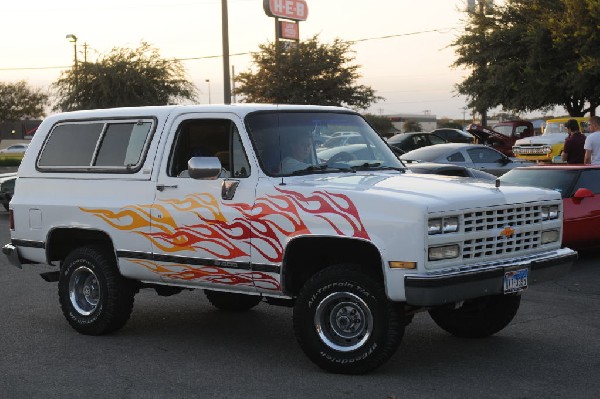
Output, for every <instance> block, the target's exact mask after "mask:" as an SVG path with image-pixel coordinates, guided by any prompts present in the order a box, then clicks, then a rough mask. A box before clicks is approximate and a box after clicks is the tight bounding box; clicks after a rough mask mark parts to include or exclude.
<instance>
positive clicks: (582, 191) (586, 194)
mask: <svg viewBox="0 0 600 399" xmlns="http://www.w3.org/2000/svg"><path fill="white" fill-rule="evenodd" d="M593 196H594V193H593V191H592V190H590V189H589V188H579V189H577V191H575V194H573V199H577V200H579V201H581V200H582V199H584V198H590V197H593Z"/></svg>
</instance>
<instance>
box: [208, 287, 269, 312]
mask: <svg viewBox="0 0 600 399" xmlns="http://www.w3.org/2000/svg"><path fill="white" fill-rule="evenodd" d="M204 294H205V295H206V298H207V299H208V301H209V302H210V303H211V304H212V305H213V306H214V307H216V308H217V309H221V310H225V311H228V312H243V311H246V310H249V309H252V308H253V307H255V306H256V305H258V304H259V303H260V301H261V300H262V297H261V296H260V295H247V294H237V293H231V292H221V291H212V290H204Z"/></svg>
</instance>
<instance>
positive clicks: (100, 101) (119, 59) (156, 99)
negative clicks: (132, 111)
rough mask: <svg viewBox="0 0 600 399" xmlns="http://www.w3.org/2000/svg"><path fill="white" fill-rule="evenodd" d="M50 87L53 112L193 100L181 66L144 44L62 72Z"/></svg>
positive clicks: (165, 103) (192, 87)
mask: <svg viewBox="0 0 600 399" xmlns="http://www.w3.org/2000/svg"><path fill="white" fill-rule="evenodd" d="M52 87H53V88H54V89H55V90H56V95H57V98H58V102H57V103H56V105H55V107H54V109H55V110H61V111H72V110H78V109H96V108H111V107H124V106H131V107H137V106H145V105H167V104H174V103H176V102H177V101H178V100H195V99H196V88H195V87H194V85H193V84H192V83H191V82H190V81H188V80H187V79H186V77H185V70H184V68H183V66H182V65H181V63H180V62H179V61H177V60H167V59H163V58H161V57H160V54H159V52H158V50H157V49H155V48H152V47H151V46H150V45H149V44H148V43H144V42H142V43H141V45H140V46H139V47H138V48H137V49H128V48H113V49H112V50H111V52H110V53H108V54H107V55H105V56H104V57H102V58H100V59H99V60H98V61H97V62H84V63H80V64H79V65H78V67H77V69H75V68H72V69H70V70H67V71H64V72H63V73H62V74H61V76H60V78H59V79H58V80H57V81H56V82H54V83H53V84H52Z"/></svg>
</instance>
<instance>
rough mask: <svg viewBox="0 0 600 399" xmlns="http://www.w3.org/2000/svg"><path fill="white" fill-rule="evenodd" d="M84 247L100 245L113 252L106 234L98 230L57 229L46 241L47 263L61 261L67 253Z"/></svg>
mask: <svg viewBox="0 0 600 399" xmlns="http://www.w3.org/2000/svg"><path fill="white" fill-rule="evenodd" d="M84 245H102V246H105V247H107V248H109V249H110V250H111V251H113V250H114V247H113V244H112V241H111V239H110V237H109V236H108V234H106V233H105V232H103V231H99V230H89V229H76V228H58V229H54V230H52V232H51V233H50V234H49V236H48V240H47V241H46V257H47V259H48V262H52V261H57V260H63V259H65V258H66V257H67V255H68V254H69V252H71V251H72V250H73V249H75V248H79V247H82V246H84Z"/></svg>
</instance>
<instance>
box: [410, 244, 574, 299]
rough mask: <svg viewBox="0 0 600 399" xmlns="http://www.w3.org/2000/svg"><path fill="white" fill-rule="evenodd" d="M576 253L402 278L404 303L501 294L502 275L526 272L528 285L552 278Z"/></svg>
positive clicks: (564, 270)
mask: <svg viewBox="0 0 600 399" xmlns="http://www.w3.org/2000/svg"><path fill="white" fill-rule="evenodd" d="M576 259H577V252H575V251H573V250H572V249H570V248H561V249H557V250H554V251H549V252H544V253H542V254H536V255H532V256H525V257H522V258H516V259H510V261H499V262H491V263H484V264H478V265H472V266H465V267H458V268H452V269H446V270H440V271H436V272H432V273H427V274H409V275H406V276H405V277H404V287H405V292H406V302H407V304H409V305H414V306H436V305H444V304H450V303H454V302H459V301H462V300H465V299H471V298H478V297H482V296H489V295H497V294H501V293H502V292H503V282H504V274H505V273H506V272H508V271H513V270H519V269H524V268H527V269H528V275H529V277H528V281H529V284H533V283H537V282H542V281H548V280H552V279H555V278H557V277H559V276H561V275H563V274H565V273H567V272H568V271H569V269H570V268H571V266H572V265H573V262H574V261H575V260H576Z"/></svg>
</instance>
